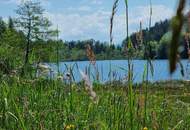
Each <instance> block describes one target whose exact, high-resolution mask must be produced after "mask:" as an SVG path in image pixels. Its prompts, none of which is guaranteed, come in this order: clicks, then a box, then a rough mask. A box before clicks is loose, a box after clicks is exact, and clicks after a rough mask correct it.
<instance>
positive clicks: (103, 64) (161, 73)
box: [49, 60, 190, 82]
mask: <svg viewBox="0 0 190 130" xmlns="http://www.w3.org/2000/svg"><path fill="white" fill-rule="evenodd" d="M132 63H133V65H134V71H133V72H134V76H133V80H134V82H142V81H143V72H144V69H145V66H146V63H147V61H145V60H133V62H132ZM152 64H153V68H154V75H151V73H150V70H149V81H151V82H155V81H161V80H169V79H176V80H177V79H187V78H188V75H189V72H188V71H189V69H190V68H188V60H182V64H183V66H184V70H185V77H183V76H182V75H181V72H180V67H179V64H178V65H177V70H176V71H175V73H174V74H173V75H172V76H171V75H170V74H169V62H168V60H154V61H152ZM49 65H50V66H51V67H52V68H53V70H55V71H56V70H57V66H56V65H55V64H49ZM66 66H68V67H71V68H73V75H74V79H75V81H80V80H81V75H80V72H79V70H81V71H85V70H86V68H89V61H77V62H60V63H59V70H60V73H62V74H65V73H67V72H68V69H67V67H66ZM127 66H128V64H127V61H126V60H112V61H109V60H105V61H97V62H96V68H97V70H98V72H99V80H100V81H101V82H106V81H109V80H123V79H125V77H126V75H127V68H128V67H127ZM88 72H90V73H89V75H90V78H91V79H92V80H95V79H96V78H95V77H96V71H95V69H94V67H93V66H92V65H91V67H90V70H89V71H88ZM110 72H111V73H110Z"/></svg>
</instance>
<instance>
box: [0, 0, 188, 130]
mask: <svg viewBox="0 0 190 130" xmlns="http://www.w3.org/2000/svg"><path fill="white" fill-rule="evenodd" d="M118 4H119V0H114V4H113V8H112V14H111V18H110V43H109V44H107V43H101V42H98V41H94V40H92V39H91V40H86V41H70V42H63V41H62V40H59V30H58V29H55V30H52V29H50V27H51V22H50V21H49V20H48V19H47V18H45V17H44V15H43V13H44V9H43V8H42V7H41V5H40V3H38V2H33V1H30V0H29V1H25V2H23V3H21V4H20V5H19V6H18V9H17V10H16V14H17V17H16V18H9V20H8V23H5V22H4V21H3V20H2V18H0V129H2V130H30V129H31V130H38V129H39V130H46V129H49V130H60V129H62V130H188V129H190V123H189V122H190V87H189V86H190V81H188V80H187V81H185V80H184V81H181V80H176V81H173V80H172V79H171V80H169V81H159V82H154V83H150V82H149V77H150V76H151V75H154V66H153V63H152V61H153V60H154V59H157V58H159V59H164V58H166V57H168V61H169V65H170V69H169V70H170V74H171V75H172V73H173V72H174V71H175V70H176V64H177V63H179V64H180V68H181V74H182V75H184V73H185V71H184V68H183V65H182V64H181V62H180V60H181V59H182V58H189V59H190V48H189V39H190V35H189V24H190V13H189V14H188V15H187V16H186V14H184V13H183V10H184V8H185V5H186V4H187V3H186V0H179V4H178V8H177V11H176V15H175V16H174V17H173V18H172V19H171V21H170V20H169V21H168V20H166V21H164V22H160V23H157V24H155V26H154V27H152V26H151V25H152V16H153V15H154V14H153V7H152V1H151V0H150V3H149V4H150V8H149V12H150V18H149V27H148V28H147V29H144V30H143V29H142V23H141V22H140V21H139V23H140V29H139V32H137V33H134V34H132V35H131V36H130V35H129V30H128V29H129V28H128V26H129V25H128V22H129V17H128V16H129V14H128V13H129V12H128V7H129V6H130V5H128V0H125V7H126V12H125V13H126V33H127V36H126V39H125V40H124V42H123V45H121V46H115V45H114V43H113V38H114V37H113V34H112V33H113V29H114V27H113V23H114V17H115V14H116V11H117V8H118ZM171 23H172V24H171ZM170 24H171V25H172V26H171V27H169V25H170ZM124 28H125V27H124ZM169 28H170V31H169V30H168V29H169ZM180 33H181V34H180ZM184 36H185V37H184ZM55 38H56V40H52V39H55ZM171 41H172V42H171ZM118 57H120V58H122V59H126V60H127V61H126V64H127V67H126V68H122V69H123V70H124V71H125V72H126V76H125V77H124V78H125V79H123V80H121V81H114V79H113V77H112V69H110V71H109V82H107V83H105V84H102V83H100V82H99V80H98V79H99V77H100V73H99V70H98V69H97V64H96V61H97V60H98V59H102V58H103V59H109V58H113V59H117V58H118ZM137 57H140V58H142V59H145V60H146V65H144V66H142V68H143V70H144V71H143V75H142V81H143V82H142V83H140V84H135V83H133V77H134V65H133V62H132V61H133V59H135V58H137ZM62 59H72V60H81V59H88V61H89V66H86V69H85V70H80V68H78V71H79V72H80V75H81V77H82V81H81V82H79V83H76V82H75V79H74V76H73V73H74V72H73V68H74V65H73V66H72V65H66V69H67V70H66V71H65V72H64V73H60V70H59V63H60V61H61V60H62ZM44 61H50V62H54V63H55V64H56V65H57V68H58V69H57V70H56V72H57V75H56V78H53V79H51V78H50V79H48V73H49V72H52V70H51V69H50V67H49V66H47V65H45V64H43V63H44ZM76 67H78V66H76ZM110 68H111V62H110ZM92 69H94V70H95V76H94V79H96V80H94V81H91V80H90V76H91V73H92ZM155 69H156V68H155ZM37 73H39V75H38V76H37ZM113 74H114V73H113ZM124 80H126V82H125V83H123V81H124Z"/></svg>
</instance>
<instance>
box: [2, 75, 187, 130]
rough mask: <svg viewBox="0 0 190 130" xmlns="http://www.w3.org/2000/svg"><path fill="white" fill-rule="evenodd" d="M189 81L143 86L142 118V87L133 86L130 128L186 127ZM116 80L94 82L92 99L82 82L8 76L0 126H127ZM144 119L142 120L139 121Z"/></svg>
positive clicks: (124, 99) (103, 129) (123, 93)
mask: <svg viewBox="0 0 190 130" xmlns="http://www.w3.org/2000/svg"><path fill="white" fill-rule="evenodd" d="M189 85H190V83H188V82H182V81H175V82H163V83H154V84H149V85H148V86H149V87H148V98H147V101H146V102H147V117H144V103H145V101H144V100H145V95H144V88H143V85H137V86H136V87H134V97H133V98H134V102H133V109H134V110H133V129H135V130H141V129H146V128H145V127H147V128H148V129H150V130H151V129H154V130H161V129H164V130H166V129H172V130H174V129H175V130H182V129H184V130H185V129H190V124H189V122H190V88H189ZM126 88H127V87H126V86H123V85H119V84H111V85H110V84H108V85H101V84H94V91H95V92H96V94H97V97H98V100H97V101H96V102H94V101H93V100H91V98H90V97H89V96H88V94H87V92H86V91H85V88H84V84H83V83H81V84H74V83H73V84H70V85H69V84H66V83H63V82H62V81H49V80H44V79H38V80H24V79H19V78H17V77H12V78H9V79H7V80H3V81H2V82H1V84H0V92H1V93H0V106H1V107H0V129H4V130H5V129H7V130H8V129H9V130H12V129H16V130H17V129H23V130H30V129H31V130H32V129H33V130H37V129H39V130H45V129H49V130H61V129H79V130H85V129H86V130H93V129H94V130H107V129H112V130H124V129H126V130H128V129H130V109H129V106H128V104H129V103H128V90H127V89H126ZM145 118H146V123H145V122H144V119H145Z"/></svg>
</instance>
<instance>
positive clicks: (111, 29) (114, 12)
mask: <svg viewBox="0 0 190 130" xmlns="http://www.w3.org/2000/svg"><path fill="white" fill-rule="evenodd" d="M118 2H119V0H115V2H114V4H113V8H112V14H111V18H110V45H112V43H113V20H114V16H115V14H116V11H117V10H116V9H117V5H118Z"/></svg>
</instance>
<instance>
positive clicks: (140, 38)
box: [136, 21, 143, 47]
mask: <svg viewBox="0 0 190 130" xmlns="http://www.w3.org/2000/svg"><path fill="white" fill-rule="evenodd" d="M136 40H137V46H138V47H139V46H140V45H142V44H143V32H142V22H141V21H140V30H139V32H137V33H136Z"/></svg>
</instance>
